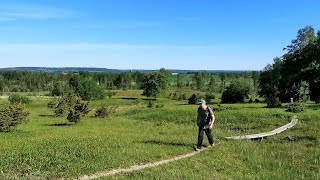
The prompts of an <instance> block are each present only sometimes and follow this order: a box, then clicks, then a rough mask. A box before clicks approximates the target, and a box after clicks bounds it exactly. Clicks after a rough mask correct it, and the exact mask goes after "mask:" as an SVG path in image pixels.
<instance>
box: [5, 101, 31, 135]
mask: <svg viewBox="0 0 320 180" xmlns="http://www.w3.org/2000/svg"><path fill="white" fill-rule="evenodd" d="M29 114H30V113H29V111H27V110H26V108H25V106H24V105H21V104H14V105H11V106H9V107H7V108H4V109H0V132H8V131H11V130H13V129H14V128H15V127H16V126H17V125H18V124H21V123H24V122H27V117H28V116H29Z"/></svg>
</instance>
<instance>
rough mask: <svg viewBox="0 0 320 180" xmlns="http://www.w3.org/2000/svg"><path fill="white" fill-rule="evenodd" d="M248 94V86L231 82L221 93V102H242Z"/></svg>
mask: <svg viewBox="0 0 320 180" xmlns="http://www.w3.org/2000/svg"><path fill="white" fill-rule="evenodd" d="M248 95H249V88H248V87H246V86H244V85H242V84H241V83H232V84H230V85H229V86H228V87H227V88H226V90H225V91H224V92H223V93H222V97H221V103H243V102H244V99H245V98H246V97H248Z"/></svg>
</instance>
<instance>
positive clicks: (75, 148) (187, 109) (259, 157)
mask: <svg viewBox="0 0 320 180" xmlns="http://www.w3.org/2000/svg"><path fill="white" fill-rule="evenodd" d="M123 97H124V98H129V97H136V98H144V97H142V96H141V91H118V92H117V94H116V95H115V96H114V99H110V100H109V99H108V100H99V101H94V102H91V104H90V108H92V109H96V108H97V107H98V106H100V105H101V104H106V105H118V106H119V109H118V111H117V112H116V114H114V115H113V116H112V117H109V118H106V119H99V118H93V117H92V115H93V112H91V113H90V114H89V116H88V117H86V118H84V119H82V121H81V122H80V123H79V124H76V125H71V124H69V123H68V122H67V120H66V119H65V118H53V117H51V116H49V115H51V114H52V112H51V110H49V109H48V108H47V107H46V104H47V102H48V101H49V99H48V98H43V97H34V100H33V101H32V103H31V104H29V105H27V107H28V109H29V110H30V112H31V115H30V118H29V122H28V123H27V124H22V125H20V126H19V127H18V128H17V130H16V131H13V132H10V133H0V144H1V146H0V179H14V178H16V179H27V178H29V179H37V178H38V179H45V178H49V179H55V178H61V177H64V178H76V177H78V176H81V175H84V174H91V173H94V172H97V171H101V170H105V169H113V168H118V167H128V166H130V165H133V164H141V163H145V162H150V161H157V160H161V159H165V158H169V157H173V156H176V155H181V154H185V153H188V152H191V151H192V147H193V145H194V144H195V142H196V138H197V137H196V135H197V128H196V126H195V118H196V109H197V106H195V105H186V104H187V101H172V100H168V99H166V98H160V99H158V100H157V101H156V102H155V103H156V104H157V103H162V104H164V105H165V106H164V108H152V109H149V108H146V104H147V102H148V101H144V100H128V99H123ZM7 105H8V102H7V101H6V100H4V99H1V100H0V107H5V106H7ZM212 106H213V107H217V105H212ZM264 106H265V104H234V105H222V107H224V110H222V111H218V112H216V113H215V115H216V125H215V129H214V137H215V138H216V141H217V142H220V144H219V145H217V146H216V147H215V148H212V149H210V150H208V151H205V152H203V153H200V154H198V155H196V156H194V157H191V158H189V159H184V160H181V161H176V162H173V163H170V164H167V165H163V166H159V167H156V168H152V169H145V170H142V171H137V172H132V173H128V174H121V175H116V176H113V177H108V178H101V179H212V178H215V179H319V174H320V164H319V161H320V148H319V141H320V139H319V129H320V125H319V120H320V110H319V106H317V105H314V104H309V105H308V106H309V107H308V110H306V111H305V112H302V113H300V114H298V115H299V119H300V122H299V124H298V125H297V126H296V127H294V128H293V129H291V130H289V131H286V132H284V133H282V134H279V135H276V136H273V137H270V138H268V139H266V140H264V141H226V140H224V139H223V137H225V136H229V135H239V134H249V133H256V132H261V131H269V130H273V129H274V128H276V127H278V126H281V125H283V124H285V123H287V122H288V121H289V119H290V117H291V116H292V114H291V113H287V112H285V109H283V108H279V109H267V108H264ZM293 135H294V136H299V137H300V138H299V140H298V141H296V142H290V141H288V140H287V139H286V138H285V137H286V136H293Z"/></svg>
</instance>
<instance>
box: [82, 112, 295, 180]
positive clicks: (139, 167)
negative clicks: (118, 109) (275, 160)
mask: <svg viewBox="0 0 320 180" xmlns="http://www.w3.org/2000/svg"><path fill="white" fill-rule="evenodd" d="M297 123H298V118H297V116H293V117H292V120H291V122H290V123H289V124H286V125H284V126H282V127H279V128H277V129H275V130H273V131H270V132H264V133H259V134H253V135H244V136H232V137H225V138H227V139H259V138H264V137H267V136H271V135H275V134H278V133H281V132H283V131H285V130H287V129H289V128H292V127H293V126H295V125H296V124H297ZM207 149H209V148H203V149H201V150H200V151H194V152H190V153H188V154H184V155H180V156H175V157H172V158H169V159H164V160H160V161H156V162H149V163H145V164H137V165H132V166H130V167H124V168H117V169H111V170H108V169H107V170H105V171H101V172H97V173H94V174H91V175H83V176H82V177H79V178H78V179H77V180H91V179H98V178H101V177H107V176H113V175H116V174H120V173H128V172H133V171H138V170H142V169H146V168H151V167H156V166H160V165H163V164H167V163H171V162H174V161H178V160H181V159H185V158H189V157H192V156H194V155H196V154H198V153H200V152H202V151H205V150H207Z"/></svg>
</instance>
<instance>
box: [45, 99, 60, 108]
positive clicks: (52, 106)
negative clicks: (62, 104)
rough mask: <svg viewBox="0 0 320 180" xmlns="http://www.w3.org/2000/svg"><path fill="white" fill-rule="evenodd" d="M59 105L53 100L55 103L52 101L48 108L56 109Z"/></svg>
mask: <svg viewBox="0 0 320 180" xmlns="http://www.w3.org/2000/svg"><path fill="white" fill-rule="evenodd" d="M57 105H58V102H57V101H55V100H53V101H50V102H48V105H47V106H48V108H50V109H54V108H56V107H57Z"/></svg>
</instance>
